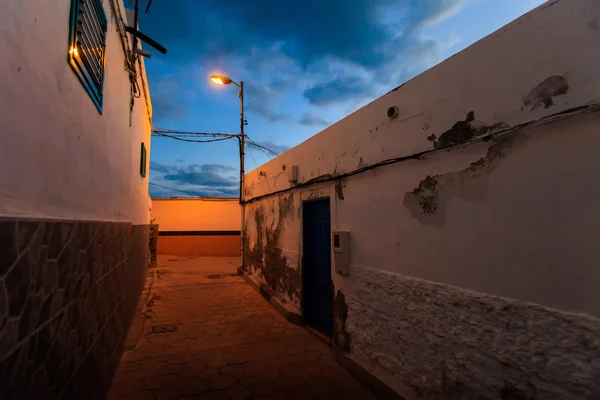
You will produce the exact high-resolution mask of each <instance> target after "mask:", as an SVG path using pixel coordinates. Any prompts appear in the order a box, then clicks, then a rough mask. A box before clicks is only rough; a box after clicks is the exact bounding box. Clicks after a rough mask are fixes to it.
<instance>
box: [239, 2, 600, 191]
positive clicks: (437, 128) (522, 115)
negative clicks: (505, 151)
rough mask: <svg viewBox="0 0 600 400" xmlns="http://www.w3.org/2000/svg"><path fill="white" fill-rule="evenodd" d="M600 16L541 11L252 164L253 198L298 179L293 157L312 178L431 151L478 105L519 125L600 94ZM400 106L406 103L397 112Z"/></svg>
mask: <svg viewBox="0 0 600 400" xmlns="http://www.w3.org/2000/svg"><path fill="white" fill-rule="evenodd" d="M599 20H600V2H598V1H596V0H558V1H552V2H548V3H547V4H545V5H542V6H540V7H538V8H536V9H534V10H532V11H531V12H529V13H528V14H526V15H524V16H522V17H521V18H519V19H517V20H515V21H514V22H512V23H510V24H509V25H507V26H505V27H504V28H501V29H500V30H498V31H497V32H495V33H493V34H491V35H489V36H487V37H485V38H483V39H482V40H480V41H478V42H477V43H475V44H473V45H472V46H470V47H468V48H467V49H465V50H463V51H461V52H460V53H459V54H456V55H454V56H453V57H451V58H449V59H448V60H446V61H444V62H443V63H441V64H439V65H437V66H435V67H433V68H431V69H430V70H428V71H426V72H424V73H423V74H421V75H419V76H418V77H416V78H414V79H412V80H410V81H408V82H406V83H405V84H403V85H402V86H401V87H399V88H397V89H395V90H393V91H391V92H390V93H388V94H386V95H384V96H382V97H380V98H378V99H376V100H374V101H373V102H372V103H370V104H369V105H367V106H365V107H363V108H361V109H360V110H358V111H356V112H355V113H353V114H351V115H349V116H347V117H346V118H344V119H342V120H341V121H339V122H337V123H336V124H334V125H332V126H331V127H329V128H327V129H325V130H324V131H322V132H320V133H319V134H318V135H315V136H313V137H311V138H310V139H308V140H307V141H306V142H304V143H302V144H300V145H299V146H297V147H294V148H293V149H291V150H290V151H288V152H286V153H284V154H283V155H281V156H280V157H277V158H275V159H273V160H271V161H270V162H268V163H266V164H265V165H263V166H261V167H259V168H257V169H256V170H254V171H252V172H250V173H249V174H248V175H247V178H246V181H247V185H246V198H251V197H255V196H259V195H262V194H265V193H271V192H273V191H276V190H281V189H285V188H289V187H290V184H289V182H288V181H287V178H286V175H285V174H284V173H283V171H282V166H283V165H284V164H286V165H291V164H298V165H299V182H305V181H307V180H309V179H311V178H315V177H317V176H320V175H324V174H334V173H344V172H348V171H352V170H354V169H356V168H357V167H358V166H359V164H360V165H362V164H365V165H368V164H374V163H376V162H379V161H381V160H384V159H389V158H394V157H402V156H410V155H413V154H416V153H420V152H422V151H427V150H431V149H432V148H433V144H432V142H430V141H429V140H427V137H428V136H430V135H431V134H435V135H436V136H437V137H439V136H440V135H441V134H442V133H443V132H444V131H446V130H448V129H450V128H451V127H452V126H453V124H455V123H456V122H457V121H463V120H464V119H465V117H466V115H467V113H469V112H470V111H473V112H474V115H475V119H476V121H475V124H476V125H481V124H486V125H490V126H491V125H493V124H495V123H504V124H506V125H507V126H510V127H514V126H517V125H519V124H523V123H526V122H529V121H534V120H537V119H539V118H542V117H544V116H548V115H552V114H555V113H558V112H561V111H564V110H567V109H570V108H573V107H578V106H581V105H585V104H589V103H596V102H599V101H600V74H598V66H599V65H600V51H598V43H599V42H600V29H598V28H597V26H598V23H599V22H598V21H599ZM594 21H596V24H594ZM595 27H596V28H595ZM553 75H560V76H562V77H564V79H565V80H566V81H567V83H568V85H569V89H568V92H567V93H566V94H564V95H561V96H556V97H554V98H553V102H554V105H553V106H551V107H549V108H544V107H540V108H537V109H536V110H533V111H530V108H531V106H525V105H524V101H523V98H524V97H526V96H527V95H528V94H529V93H530V91H531V90H532V89H533V88H535V87H536V86H537V85H538V84H539V83H541V82H543V81H544V80H545V79H547V78H548V77H550V76H553ZM390 106H397V107H398V109H399V115H398V117H397V118H395V119H392V120H390V119H389V118H388V117H387V116H386V111H387V109H388V107H390ZM361 159H362V164H361ZM259 171H264V172H266V174H267V175H266V177H259Z"/></svg>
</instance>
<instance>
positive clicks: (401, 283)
mask: <svg viewBox="0 0 600 400" xmlns="http://www.w3.org/2000/svg"><path fill="white" fill-rule="evenodd" d="M355 279H356V281H355V285H354V289H353V290H352V294H351V295H348V294H346V301H347V304H348V318H347V321H346V329H347V330H348V332H349V335H350V348H351V350H352V351H353V352H357V353H359V354H361V355H364V356H366V357H368V358H370V359H371V361H373V362H375V363H377V364H379V365H381V366H383V367H384V368H385V369H386V370H387V371H389V372H390V373H392V374H393V375H395V376H396V377H398V378H399V379H401V380H402V381H404V382H405V383H406V384H408V385H410V386H412V387H413V388H415V391H416V392H417V393H419V394H421V395H423V396H424V397H425V398H428V399H503V400H507V399H513V400H522V399H537V400H540V399H598V398H600V320H598V319H595V318H592V317H588V316H586V315H581V314H570V313H564V312H561V311H559V310H554V309H548V308H544V307H541V306H538V305H535V304H526V303H520V302H517V301H512V300H509V299H505V298H500V297H494V296H489V295H484V294H481V293H476V292H470V291H467V290H463V289H459V288H456V287H451V286H446V285H441V284H437V283H432V282H428V281H423V280H419V279H414V278H409V277H405V276H401V275H397V274H393V273H388V272H383V271H380V270H372V269H366V268H360V267H359V268H357V269H356V278H355ZM559 295H560V293H557V296H559Z"/></svg>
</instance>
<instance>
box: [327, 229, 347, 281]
mask: <svg viewBox="0 0 600 400" xmlns="http://www.w3.org/2000/svg"><path fill="white" fill-rule="evenodd" d="M331 235H332V239H333V262H334V265H335V270H336V271H337V272H338V273H339V274H342V275H350V232H348V231H332V232H331Z"/></svg>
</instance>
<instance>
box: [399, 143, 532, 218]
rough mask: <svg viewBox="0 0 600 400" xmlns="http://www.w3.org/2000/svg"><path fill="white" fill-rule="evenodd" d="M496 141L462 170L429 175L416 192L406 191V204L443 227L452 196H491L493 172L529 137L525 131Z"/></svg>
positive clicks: (478, 198)
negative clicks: (490, 179) (489, 193)
mask: <svg viewBox="0 0 600 400" xmlns="http://www.w3.org/2000/svg"><path fill="white" fill-rule="evenodd" d="M491 140H493V141H494V142H495V143H494V144H493V145H492V146H491V147H490V148H489V149H488V152H487V154H486V156H485V157H484V158H482V159H480V160H478V161H475V162H474V163H471V165H470V166H469V167H467V168H465V169H464V170H462V171H458V172H450V173H447V174H441V175H434V176H430V175H428V176H427V177H425V179H423V180H422V181H421V182H419V186H417V187H416V188H415V189H414V190H413V191H411V192H406V194H405V195H404V201H403V203H402V204H403V205H404V206H405V207H406V208H407V209H408V211H409V212H410V214H411V215H412V216H413V217H414V218H415V219H417V220H419V221H420V222H421V223H422V224H424V225H428V226H433V227H441V226H443V225H444V224H445V222H446V207H447V203H448V201H449V200H450V198H452V197H458V198H461V199H463V200H467V201H471V202H481V201H483V200H485V198H486V196H487V189H488V180H489V175H490V174H491V173H492V171H493V170H494V169H495V168H496V166H497V165H498V164H499V161H500V160H501V159H503V158H504V157H506V155H507V152H508V151H509V149H511V148H512V147H514V146H515V145H517V144H521V143H523V142H524V141H526V140H527V137H526V136H525V135H524V134H522V133H521V134H520V135H518V136H517V133H516V132H514V133H510V134H507V135H504V136H500V137H497V138H494V139H491Z"/></svg>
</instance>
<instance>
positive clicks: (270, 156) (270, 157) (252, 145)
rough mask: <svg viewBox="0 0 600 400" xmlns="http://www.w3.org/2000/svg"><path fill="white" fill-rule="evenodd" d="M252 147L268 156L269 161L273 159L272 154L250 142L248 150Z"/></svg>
mask: <svg viewBox="0 0 600 400" xmlns="http://www.w3.org/2000/svg"><path fill="white" fill-rule="evenodd" d="M252 147H254V148H255V149H258V150H259V151H260V152H261V153H263V154H264V155H266V156H267V157H268V158H269V160H272V159H273V156H272V155H271V154H269V153H267V152H266V151H265V150H263V149H261V148H260V147H257V146H255V145H254V144H252V143H250V142H248V148H249V149H250V148H252Z"/></svg>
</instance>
